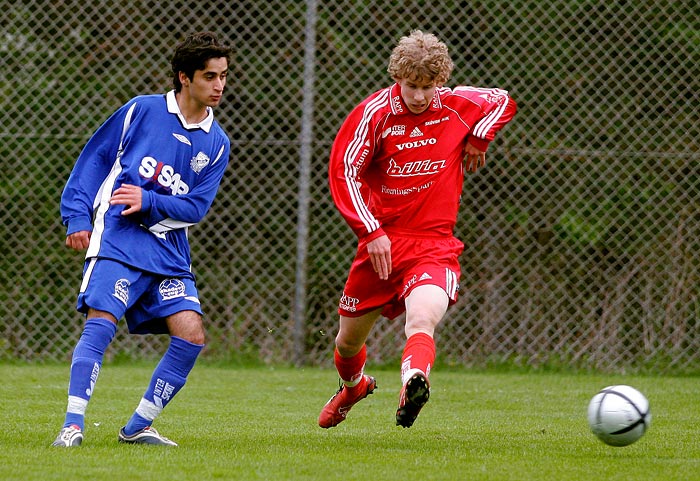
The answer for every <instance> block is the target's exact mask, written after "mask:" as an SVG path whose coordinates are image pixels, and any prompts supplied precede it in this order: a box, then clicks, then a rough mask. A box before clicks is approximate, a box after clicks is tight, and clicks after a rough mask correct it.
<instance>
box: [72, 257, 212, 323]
mask: <svg viewBox="0 0 700 481" xmlns="http://www.w3.org/2000/svg"><path fill="white" fill-rule="evenodd" d="M77 308H78V311H80V312H83V313H87V311H88V308H92V309H97V310H99V311H106V312H109V313H110V314H112V315H113V316H114V317H115V318H116V319H117V320H119V319H121V318H122V316H124V317H125V318H126V322H127V325H128V327H129V332H130V333H132V334H165V333H168V326H167V325H166V323H165V318H166V317H168V316H171V315H173V314H176V313H178V312H181V311H195V312H198V313H199V314H200V315H201V314H202V308H201V306H200V303H199V295H198V293H197V287H196V286H195V281H194V276H193V277H192V278H189V277H177V278H173V277H164V276H159V275H155V274H151V273H149V272H145V271H141V270H138V269H134V268H132V267H129V266H127V265H125V264H122V263H121V262H117V261H113V260H110V259H98V258H92V259H88V260H86V261H85V267H84V269H83V282H82V284H81V285H80V294H78V305H77Z"/></svg>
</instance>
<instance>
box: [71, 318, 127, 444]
mask: <svg viewBox="0 0 700 481" xmlns="http://www.w3.org/2000/svg"><path fill="white" fill-rule="evenodd" d="M116 332H117V325H116V324H115V323H113V322H112V321H110V320H108V319H103V318H100V317H95V318H92V319H88V320H87V321H86V322H85V328H84V329H83V333H82V334H81V336H80V339H79V340H78V343H77V344H76V346H75V349H74V350H73V359H72V361H71V367H70V380H69V381H68V408H67V409H66V418H65V422H64V424H63V426H64V427H68V426H70V425H72V424H75V425H77V426H78V427H79V428H80V429H81V430H82V429H84V428H85V411H86V410H87V405H88V402H89V401H90V397H91V396H92V392H93V390H94V388H95V383H96V382H97V377H98V376H99V374H100V369H101V367H102V358H103V357H104V353H105V351H106V350H107V347H108V346H109V343H110V342H112V339H113V338H114V334H116Z"/></svg>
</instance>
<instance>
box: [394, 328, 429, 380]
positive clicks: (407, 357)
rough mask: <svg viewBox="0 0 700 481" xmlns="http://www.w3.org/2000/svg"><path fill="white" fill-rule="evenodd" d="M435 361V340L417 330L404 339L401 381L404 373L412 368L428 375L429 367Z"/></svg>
mask: <svg viewBox="0 0 700 481" xmlns="http://www.w3.org/2000/svg"><path fill="white" fill-rule="evenodd" d="M434 362H435V341H434V340H433V338H432V337H430V336H429V335H427V334H425V333H423V332H419V333H416V334H413V335H412V336H411V337H409V338H408V340H407V341H406V347H404V350H403V356H402V357H401V381H402V382H404V383H405V382H406V381H407V379H404V377H405V376H406V373H407V372H408V371H410V370H412V369H420V370H421V371H423V373H424V374H425V375H426V376H429V375H430V368H431V367H432V365H433V363H434Z"/></svg>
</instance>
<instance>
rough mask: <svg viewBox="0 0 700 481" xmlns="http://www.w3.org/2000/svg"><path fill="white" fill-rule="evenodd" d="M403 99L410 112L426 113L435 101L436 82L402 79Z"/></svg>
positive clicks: (400, 83) (400, 82) (400, 84)
mask: <svg viewBox="0 0 700 481" xmlns="http://www.w3.org/2000/svg"><path fill="white" fill-rule="evenodd" d="M398 83H399V86H400V87H401V98H403V101H404V102H405V103H406V106H407V107H408V110H410V111H411V112H412V113H414V114H420V113H422V112H425V111H426V109H427V108H428V107H429V106H430V102H432V101H433V96H434V95H435V88H436V87H437V84H436V83H435V81H434V80H422V79H401V80H399V82H398Z"/></svg>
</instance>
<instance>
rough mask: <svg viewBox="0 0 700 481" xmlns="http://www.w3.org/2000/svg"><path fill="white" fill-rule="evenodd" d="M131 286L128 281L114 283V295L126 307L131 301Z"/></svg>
mask: <svg viewBox="0 0 700 481" xmlns="http://www.w3.org/2000/svg"><path fill="white" fill-rule="evenodd" d="M130 285H131V283H130V282H129V280H128V279H119V280H118V281H117V282H115V283H114V294H112V295H113V296H114V297H116V298H117V299H119V300H120V301H121V302H123V303H124V305H125V306H126V305H127V304H126V303H127V302H128V301H129V286H130Z"/></svg>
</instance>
